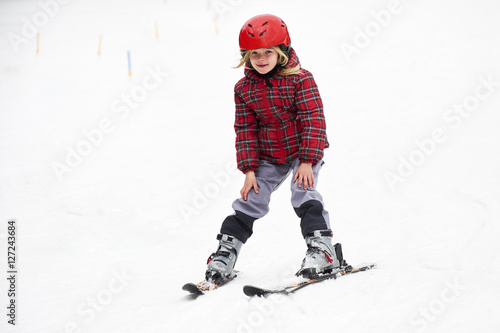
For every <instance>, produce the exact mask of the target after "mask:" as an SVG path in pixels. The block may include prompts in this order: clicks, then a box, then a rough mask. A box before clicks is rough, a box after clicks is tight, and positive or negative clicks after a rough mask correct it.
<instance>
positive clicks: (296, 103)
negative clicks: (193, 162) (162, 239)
mask: <svg viewBox="0 0 500 333" xmlns="http://www.w3.org/2000/svg"><path fill="white" fill-rule="evenodd" d="M239 44H240V50H241V55H242V58H241V61H240V64H239V66H237V67H242V66H244V68H245V77H244V78H242V79H241V80H240V81H239V82H238V83H237V84H236V86H235V104H236V119H235V124H234V128H235V131H236V155H237V160H238V169H239V170H241V171H242V172H243V173H245V183H244V185H243V188H242V189H241V191H240V193H241V198H238V199H237V200H235V201H234V202H233V205H232V207H233V209H234V214H232V215H230V216H228V217H227V218H226V219H225V220H224V222H223V223H222V227H221V229H220V234H219V235H218V236H217V239H218V240H219V245H218V248H217V251H216V252H215V253H213V254H212V255H211V256H210V258H209V262H208V267H207V271H206V275H205V278H206V280H207V281H210V282H213V283H215V284H222V283H224V282H226V281H227V280H228V279H229V278H232V277H233V276H234V272H233V268H234V265H235V263H236V259H237V258H238V255H239V253H240V250H241V247H242V245H243V244H244V243H245V242H246V241H247V240H248V238H249V237H250V236H251V235H252V227H253V223H254V222H255V221H256V220H257V219H259V218H261V217H263V216H264V215H266V214H267V213H268V211H269V201H270V197H271V193H272V192H273V191H275V190H276V189H277V188H278V187H279V186H280V185H281V184H282V183H283V181H285V179H286V178H287V177H288V175H289V174H290V173H292V175H293V177H292V182H291V191H292V200H291V201H292V206H293V208H294V210H295V212H296V214H297V216H298V217H300V219H301V222H300V227H301V229H302V235H303V236H304V239H305V241H306V245H307V247H308V249H307V252H306V255H305V258H304V260H303V261H302V266H301V268H300V270H299V271H298V272H297V275H298V276H303V277H306V278H311V277H315V276H317V275H318V274H321V273H326V272H329V271H332V270H333V269H334V268H338V267H340V266H341V264H343V259H342V253H341V248H340V245H338V246H335V247H334V246H333V245H332V242H331V238H332V231H331V229H330V221H329V217H328V212H327V211H326V210H325V209H324V207H323V201H322V197H321V195H320V194H319V193H318V191H316V186H317V182H318V175H319V171H320V169H321V167H322V165H323V161H322V158H323V150H324V149H325V148H327V147H328V141H327V137H326V124H325V118H324V114H323V104H322V101H321V97H320V95H319V91H318V87H317V86H316V83H315V81H314V78H313V76H312V75H311V73H310V72H308V71H307V70H305V69H302V68H301V67H300V63H299V59H298V57H297V55H296V53H295V51H294V49H293V48H291V44H290V36H289V34H288V29H287V26H286V24H285V22H283V20H281V19H280V18H279V17H276V16H274V15H258V16H255V17H253V18H251V19H250V20H248V21H247V22H246V23H245V24H244V25H243V27H242V28H241V31H240V36H239Z"/></svg>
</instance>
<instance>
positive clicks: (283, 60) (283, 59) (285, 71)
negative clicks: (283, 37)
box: [234, 46, 300, 76]
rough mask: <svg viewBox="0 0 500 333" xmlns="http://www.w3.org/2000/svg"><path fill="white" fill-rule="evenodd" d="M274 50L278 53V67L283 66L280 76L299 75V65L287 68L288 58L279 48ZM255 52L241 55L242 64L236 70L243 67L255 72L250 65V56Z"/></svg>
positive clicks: (248, 51)
mask: <svg viewBox="0 0 500 333" xmlns="http://www.w3.org/2000/svg"><path fill="white" fill-rule="evenodd" d="M272 49H273V50H274V51H276V53H278V65H280V66H281V68H280V69H279V72H278V73H279V74H280V75H282V76H287V75H293V74H297V73H298V72H299V71H300V65H299V64H297V66H295V67H289V66H287V64H288V60H289V58H288V56H287V55H286V54H285V52H283V51H282V50H281V49H280V47H279V46H273V47H272ZM252 51H253V50H245V51H243V52H242V53H241V59H240V63H239V64H238V66H236V67H234V68H240V67H242V66H245V68H249V69H251V70H255V69H253V68H252V66H251V63H250V56H251V55H252Z"/></svg>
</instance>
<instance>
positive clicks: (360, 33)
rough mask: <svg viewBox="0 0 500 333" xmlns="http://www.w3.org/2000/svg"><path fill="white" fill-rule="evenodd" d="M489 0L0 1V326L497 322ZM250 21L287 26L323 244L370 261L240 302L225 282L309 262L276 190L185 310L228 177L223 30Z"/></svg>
mask: <svg viewBox="0 0 500 333" xmlns="http://www.w3.org/2000/svg"><path fill="white" fill-rule="evenodd" d="M499 9H500V7H499V4H498V3H496V2H494V1H488V0H478V1H472V0H464V1H451V0H443V1H439V2H437V1H430V0H425V1H424V0H422V1H410V0H401V1H379V0H377V1H367V0H355V1H349V2H347V1H326V0H323V1H320V0H312V1H307V2H305V1H296V0H293V1H292V0H289V1H284V0H279V1H272V2H271V1H263V0H253V1H235V0H232V1H229V0H212V1H205V0H203V1H202V0H189V1H180V0H166V1H161V0H154V1H153V0H148V1H132V0H125V1H123V0H122V1H105V2H104V1H97V0H88V1H76V0H75V1H57V0H41V1H34V0H33V1H32V0H25V1H14V0H2V1H0V247H1V248H2V249H3V250H1V251H0V252H1V253H4V254H3V255H1V256H0V257H1V259H0V262H1V263H0V267H2V268H1V270H2V271H3V272H4V273H2V276H4V275H3V274H5V275H7V268H6V261H7V258H6V248H7V226H8V225H7V222H8V221H9V219H16V221H17V225H18V230H17V231H18V238H17V242H18V251H19V252H18V270H19V275H18V285H17V291H18V294H17V299H16V301H17V305H18V307H17V319H16V326H15V327H14V326H12V325H9V324H7V319H8V317H7V316H6V314H7V309H6V306H7V305H8V302H9V300H10V298H9V297H8V295H7V290H8V288H9V286H8V283H7V280H6V279H4V278H2V279H0V304H2V306H1V308H2V309H4V310H2V312H1V318H3V319H1V321H0V331H2V332H202V333H204V332H207V333H208V332H265V333H271V332H272V333H275V332H303V331H308V332H313V331H316V330H318V331H323V332H336V331H346V330H348V331H349V332H475V331H481V332H498V331H500V320H499V319H498V317H497V315H498V313H499V311H500V303H499V302H498V299H499V297H500V286H499V283H498V280H499V279H500V258H499V253H500V245H499V243H498V239H499V238H500V226H499V220H500V209H499V202H500V201H499V200H500V191H499V188H500V155H499V154H498V152H499V145H500V134H499V132H498V128H499V126H500V114H499V112H498V110H499V107H500V65H499V64H498V59H500V44H499V41H498V36H499V34H500V22H499V21H498V13H499ZM266 12H269V13H274V14H276V15H278V16H280V17H282V18H283V19H284V20H285V22H287V24H288V26H289V30H290V33H291V37H292V44H293V46H294V47H295V49H296V50H297V53H298V55H299V57H300V60H301V62H302V65H303V66H304V68H307V69H308V70H310V71H311V72H312V73H313V74H314V76H315V78H316V80H317V82H318V85H319V87H320V92H321V94H322V97H323V100H324V104H325V113H326V118H327V123H328V135H329V140H330V142H331V145H332V147H331V148H330V149H328V150H327V151H326V156H325V160H326V164H325V167H324V168H323V169H322V174H321V177H320V180H319V189H320V191H321V193H322V194H323V196H324V199H325V202H326V205H327V207H326V208H327V209H328V210H329V212H330V214H331V216H332V223H333V229H334V233H335V240H336V241H339V242H342V244H343V248H344V253H345V257H346V259H347V260H348V261H349V262H351V263H353V264H355V263H361V262H377V263H379V268H378V269H377V270H374V271H371V272H368V273H362V274H359V275H353V276H349V277H346V278H342V279H339V280H337V281H329V282H326V283H323V284H320V285H317V286H311V287H308V288H307V289H304V290H302V291H300V292H298V293H297V294H295V295H293V296H290V297H286V298H284V297H279V296H276V297H269V298H267V299H248V298H247V297H246V296H245V295H244V294H243V293H242V291H241V289H242V286H243V285H245V284H256V285H262V286H267V287H274V286H277V285H279V284H280V283H283V282H285V281H289V280H290V278H291V277H292V276H293V273H294V272H295V271H296V270H297V269H298V267H299V266H300V261H301V259H302V256H303V254H304V252H305V245H304V243H303V240H302V239H301V236H300V229H299V221H298V218H297V217H296V216H295V214H294V212H293V210H292V209H291V207H290V204H289V190H288V189H286V187H287V186H288V185H287V184H285V185H283V187H282V188H281V189H280V191H278V192H277V193H275V194H274V197H273V201H272V203H271V212H270V213H269V214H268V216H266V217H265V218H263V219H262V220H261V221H259V222H258V223H256V225H255V233H254V236H253V237H252V238H251V239H250V240H249V241H248V242H247V244H246V245H245V247H244V249H243V251H242V253H241V256H240V258H239V261H238V264H237V268H238V269H239V270H240V271H242V274H241V276H240V277H238V279H237V280H235V281H234V282H233V283H231V284H230V285H228V286H227V287H224V288H222V289H220V290H219V291H217V292H216V293H213V294H210V295H207V296H205V297H202V298H199V299H197V300H196V301H192V300H189V299H187V298H186V296H185V293H184V292H183V291H182V290H181V286H182V284H184V283H185V282H188V281H192V282H197V281H199V280H200V279H201V278H202V276H203V273H204V269H205V260H206V258H207V257H208V255H209V254H210V253H211V252H212V251H213V250H215V246H216V241H215V235H216V234H217V232H218V230H219V227H220V223H221V222H222V220H223V218H224V217H225V216H226V215H228V214H230V213H231V202H232V200H234V199H235V198H236V197H237V196H238V193H239V189H240V187H241V185H242V182H243V175H242V174H241V173H239V172H238V171H237V170H236V169H235V164H234V133H233V128H232V124H233V116H234V109H233V108H234V106H233V91H232V89H233V86H234V83H235V82H236V81H237V80H238V79H239V78H240V77H241V76H242V71H241V70H234V69H232V68H231V66H234V65H235V64H236V62H237V59H238V46H237V38H238V32H239V29H240V27H241V25H242V24H243V22H245V21H246V20H247V19H248V18H250V17H251V16H253V15H256V14H260V13H266ZM37 26H38V27H39V29H38V31H39V33H40V35H39V52H38V54H37V53H36V49H37V37H36V29H37ZM33 27H34V28H33ZM155 27H157V31H158V37H156V36H155ZM99 36H102V44H101V54H100V55H98V54H97V51H98V45H99ZM127 51H130V55H131V65H132V68H131V69H132V73H131V74H132V75H131V76H130V77H129V73H128V67H127V65H128V64H127Z"/></svg>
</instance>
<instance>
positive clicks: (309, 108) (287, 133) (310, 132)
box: [234, 49, 328, 173]
mask: <svg viewBox="0 0 500 333" xmlns="http://www.w3.org/2000/svg"><path fill="white" fill-rule="evenodd" d="M288 64H289V65H290V66H292V67H293V66H299V65H300V63H299V59H298V58H297V55H296V54H295V51H294V50H293V49H292V51H291V53H290V60H289V62H288ZM266 81H267V82H266ZM271 85H272V86H271ZM234 92H235V95H234V99H235V103H236V119H235V123H234V129H235V131H236V157H237V160H238V169H240V170H241V171H243V172H244V173H246V172H247V171H256V170H257V168H258V166H259V161H260V160H267V161H269V162H272V163H286V162H289V161H291V160H293V159H295V158H297V157H298V158H299V160H300V161H301V162H302V163H313V164H316V163H318V161H319V160H321V159H322V158H323V150H324V149H325V148H327V147H328V140H327V137H326V124H325V116H324V114H323V103H322V101H321V97H320V95H319V91H318V87H317V85H316V82H315V81H314V78H313V76H312V74H311V73H310V72H308V71H307V70H305V69H301V70H300V72H299V73H298V74H295V75H288V76H281V75H279V72H278V73H275V74H272V75H270V76H268V77H267V79H266V78H264V77H263V76H260V75H259V74H258V73H257V72H256V71H255V70H252V69H248V68H245V77H244V78H242V79H241V80H240V81H238V83H237V84H236V86H235V88H234Z"/></svg>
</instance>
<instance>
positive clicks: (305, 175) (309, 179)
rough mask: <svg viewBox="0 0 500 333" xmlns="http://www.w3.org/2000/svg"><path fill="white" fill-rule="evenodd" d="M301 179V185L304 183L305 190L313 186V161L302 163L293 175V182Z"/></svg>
mask: <svg viewBox="0 0 500 333" xmlns="http://www.w3.org/2000/svg"><path fill="white" fill-rule="evenodd" d="M297 179H298V180H299V187H302V183H304V190H307V189H310V188H313V186H314V174H313V170H312V163H301V164H300V166H299V169H298V170H297V172H296V173H295V176H294V177H293V182H294V183H295V181H296V180H297Z"/></svg>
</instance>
